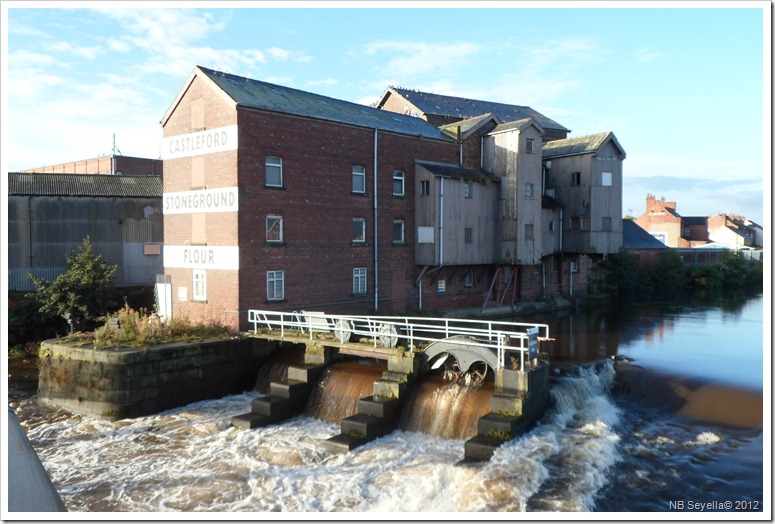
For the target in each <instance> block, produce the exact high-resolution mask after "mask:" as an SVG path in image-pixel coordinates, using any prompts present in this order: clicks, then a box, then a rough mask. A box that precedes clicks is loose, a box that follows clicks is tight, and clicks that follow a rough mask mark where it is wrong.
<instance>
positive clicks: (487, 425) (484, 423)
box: [476, 412, 522, 438]
mask: <svg viewBox="0 0 775 524" xmlns="http://www.w3.org/2000/svg"><path fill="white" fill-rule="evenodd" d="M521 421H522V417H509V416H506V415H501V414H499V413H492V412H490V413H487V414H486V415H484V416H482V417H480V418H479V421H478V422H477V424H476V429H477V433H479V434H487V433H497V434H499V435H503V436H505V437H508V438H514V436H515V435H514V431H515V430H516V429H517V427H518V426H519V423H520V422H521Z"/></svg>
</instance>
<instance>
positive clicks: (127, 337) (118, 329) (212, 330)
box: [65, 304, 230, 349]
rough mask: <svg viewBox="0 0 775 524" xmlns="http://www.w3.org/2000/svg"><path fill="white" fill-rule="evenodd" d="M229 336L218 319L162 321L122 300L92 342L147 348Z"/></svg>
mask: <svg viewBox="0 0 775 524" xmlns="http://www.w3.org/2000/svg"><path fill="white" fill-rule="evenodd" d="M86 336H87V337H88V335H86ZM228 336H230V332H229V330H228V329H227V328H226V327H225V326H223V325H221V324H219V323H217V322H209V323H195V322H192V321H190V320H189V319H188V318H172V319H170V320H169V321H168V322H163V321H162V320H161V319H160V318H159V317H158V316H156V315H154V314H150V313H148V311H147V310H146V309H140V310H139V311H138V310H135V309H132V308H131V307H129V305H127V304H124V307H123V308H122V309H120V310H118V311H117V312H116V313H114V314H112V315H111V316H110V317H108V318H107V320H106V322H105V324H104V325H103V326H101V327H99V328H97V329H96V330H95V331H94V333H93V334H92V335H91V338H92V340H91V342H92V343H93V344H94V348H95V349H105V348H116V347H134V348H143V349H147V348H148V347H149V346H152V345H155V344H167V343H170V342H180V341H183V340H194V339H202V338H216V337H228ZM68 338H69V337H68ZM68 338H66V339H65V340H68ZM76 338H77V340H73V342H84V334H83V333H79V334H77V335H76ZM68 341H69V340H68Z"/></svg>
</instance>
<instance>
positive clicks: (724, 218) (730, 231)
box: [707, 213, 763, 250]
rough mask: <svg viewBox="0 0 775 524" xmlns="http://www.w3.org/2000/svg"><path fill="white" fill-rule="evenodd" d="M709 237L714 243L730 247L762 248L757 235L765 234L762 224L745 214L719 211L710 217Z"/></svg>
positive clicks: (736, 248) (759, 236)
mask: <svg viewBox="0 0 775 524" xmlns="http://www.w3.org/2000/svg"><path fill="white" fill-rule="evenodd" d="M707 220H708V239H709V240H710V242H712V243H713V244H716V245H718V246H721V247H726V248H728V249H735V250H738V249H746V248H749V249H755V248H759V249H761V247H762V244H761V243H760V242H759V243H757V237H758V238H759V239H761V237H762V236H763V232H762V228H761V226H758V225H757V224H755V223H753V222H751V221H749V220H747V219H746V218H745V217H744V216H740V215H728V214H726V213H718V214H715V215H713V216H711V217H708V219H707Z"/></svg>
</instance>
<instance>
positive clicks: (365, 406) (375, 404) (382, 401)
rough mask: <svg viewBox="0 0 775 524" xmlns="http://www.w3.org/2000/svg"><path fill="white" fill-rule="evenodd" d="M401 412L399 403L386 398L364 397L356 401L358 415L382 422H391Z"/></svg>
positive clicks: (396, 400)
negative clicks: (369, 416) (374, 418)
mask: <svg viewBox="0 0 775 524" xmlns="http://www.w3.org/2000/svg"><path fill="white" fill-rule="evenodd" d="M400 410H401V401H399V400H398V399H395V398H387V397H378V396H373V395H372V396H371V397H364V398H362V399H360V400H359V401H358V413H359V414H361V413H362V414H364V415H371V416H372V417H378V418H381V419H383V420H393V419H394V418H396V417H397V416H398V414H399V413H400Z"/></svg>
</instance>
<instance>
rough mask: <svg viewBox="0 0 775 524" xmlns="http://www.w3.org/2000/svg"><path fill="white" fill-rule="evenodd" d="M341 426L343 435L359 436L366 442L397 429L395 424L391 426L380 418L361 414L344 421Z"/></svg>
mask: <svg viewBox="0 0 775 524" xmlns="http://www.w3.org/2000/svg"><path fill="white" fill-rule="evenodd" d="M341 426H342V433H343V434H345V435H353V436H357V437H359V438H363V439H365V440H373V439H375V438H377V437H381V436H383V435H387V434H388V433H390V432H391V431H393V429H395V428H394V427H393V424H389V423H388V422H387V421H385V420H383V419H381V418H379V417H373V416H371V415H363V414H361V413H358V414H357V415H353V416H351V417H347V418H344V419H342V423H341Z"/></svg>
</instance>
